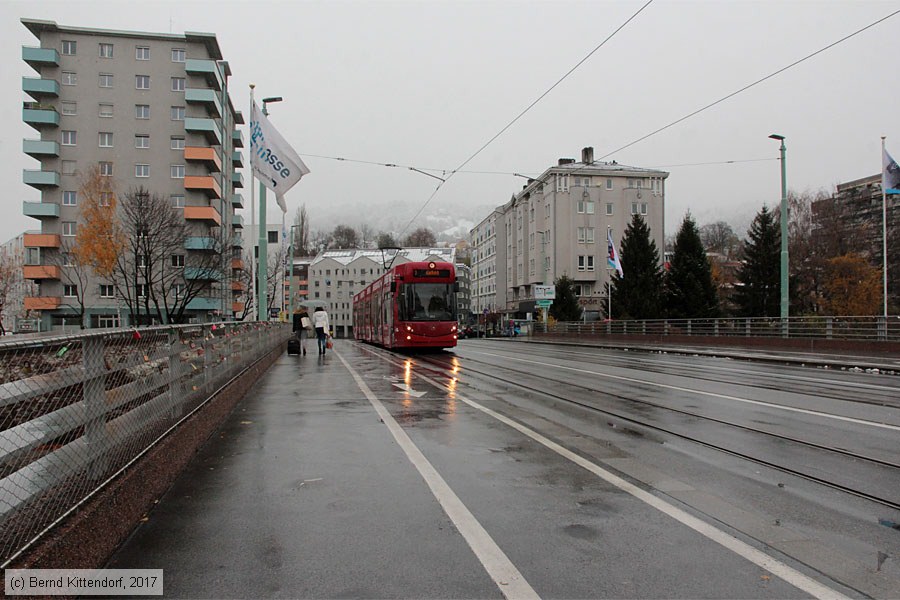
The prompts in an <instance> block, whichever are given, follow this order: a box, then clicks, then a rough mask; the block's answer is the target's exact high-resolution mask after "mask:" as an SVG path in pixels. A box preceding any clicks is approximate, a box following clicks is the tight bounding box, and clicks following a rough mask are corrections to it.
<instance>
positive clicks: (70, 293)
mask: <svg viewBox="0 0 900 600" xmlns="http://www.w3.org/2000/svg"><path fill="white" fill-rule="evenodd" d="M63 296H65V297H66V298H76V297H78V286H77V285H70V284H66V285H64V286H63Z"/></svg>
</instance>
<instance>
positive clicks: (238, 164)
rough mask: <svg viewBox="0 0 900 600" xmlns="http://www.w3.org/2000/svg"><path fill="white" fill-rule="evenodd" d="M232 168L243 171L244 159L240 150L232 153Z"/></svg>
mask: <svg viewBox="0 0 900 600" xmlns="http://www.w3.org/2000/svg"><path fill="white" fill-rule="evenodd" d="M231 166H233V167H234V168H235V169H243V168H244V157H243V155H241V151H240V150H235V151H234V152H232V153H231Z"/></svg>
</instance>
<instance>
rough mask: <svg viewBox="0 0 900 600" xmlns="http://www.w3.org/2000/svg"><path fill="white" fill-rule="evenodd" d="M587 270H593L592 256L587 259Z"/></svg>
mask: <svg viewBox="0 0 900 600" xmlns="http://www.w3.org/2000/svg"><path fill="white" fill-rule="evenodd" d="M587 270H588V271H593V270H594V257H593V255H591V256H588V257H587Z"/></svg>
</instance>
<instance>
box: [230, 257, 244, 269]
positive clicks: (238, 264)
mask: <svg viewBox="0 0 900 600" xmlns="http://www.w3.org/2000/svg"><path fill="white" fill-rule="evenodd" d="M231 268H232V269H243V268H244V259H243V258H232V259H231Z"/></svg>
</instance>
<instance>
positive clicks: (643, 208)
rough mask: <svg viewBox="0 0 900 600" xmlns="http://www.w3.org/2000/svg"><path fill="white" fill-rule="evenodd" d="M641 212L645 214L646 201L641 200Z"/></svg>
mask: <svg viewBox="0 0 900 600" xmlns="http://www.w3.org/2000/svg"><path fill="white" fill-rule="evenodd" d="M641 214H642V215H646V214H647V203H646V202H641Z"/></svg>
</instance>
